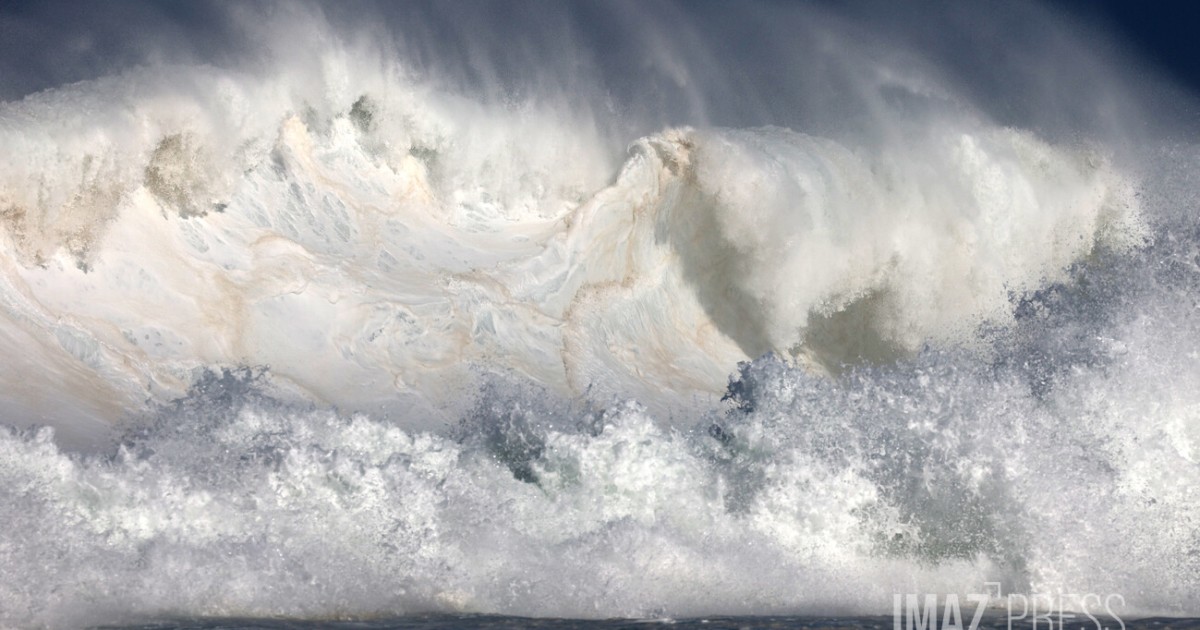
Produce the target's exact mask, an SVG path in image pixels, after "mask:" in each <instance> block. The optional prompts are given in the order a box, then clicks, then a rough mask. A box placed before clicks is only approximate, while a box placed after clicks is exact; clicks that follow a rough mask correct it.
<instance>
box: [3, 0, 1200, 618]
mask: <svg viewBox="0 0 1200 630" xmlns="http://www.w3.org/2000/svg"><path fill="white" fill-rule="evenodd" d="M493 9H494V7H490V5H488V6H484V7H481V8H480V11H479V12H478V14H472V15H461V13H462V12H461V11H459V10H457V9H452V8H440V9H433V8H430V7H426V6H423V5H414V6H413V8H412V10H413V12H414V14H413V16H408V17H410V18H411V19H406V20H400V21H401V22H403V24H404V25H407V26H401V25H398V24H397V23H396V21H397V19H398V18H397V16H396V15H393V14H391V13H390V11H389V10H384V9H381V10H379V11H377V12H376V11H375V10H374V9H372V10H371V11H368V12H367V13H368V14H369V15H351V14H348V13H346V12H343V11H342V10H341V9H338V8H336V7H334V6H326V7H321V6H316V5H303V6H301V5H292V6H287V7H285V6H283V5H280V6H276V7H274V8H272V9H271V11H265V10H264V9H263V8H262V7H258V8H249V7H241V8H237V7H231V8H228V9H222V10H223V11H225V12H227V13H228V15H229V16H231V17H235V18H238V21H239V23H241V24H244V25H245V26H244V27H243V30H244V32H242V33H241V34H242V35H243V36H245V37H246V39H247V40H249V41H253V42H255V43H254V44H253V45H250V44H243V46H244V50H240V51H239V52H240V53H241V55H242V56H244V59H240V60H239V61H238V62H236V63H225V64H218V63H215V62H209V63H205V61H211V60H205V59H203V58H201V59H175V60H174V61H175V64H174V65H164V64H153V63H152V64H147V65H144V66H138V67H132V68H121V69H119V71H116V72H113V73H111V74H109V75H107V76H103V77H100V78H94V79H91V80H88V81H84V82H81V83H76V84H72V85H65V86H60V87H56V88H54V89H51V90H48V91H44V92H40V93H37V94H32V95H28V96H26V97H25V98H23V99H22V100H14V101H10V102H7V103H3V104H0V145H3V146H5V147H8V148H9V149H10V150H9V151H6V152H4V153H3V154H2V155H0V348H2V349H3V352H4V355H5V356H6V357H8V358H7V359H6V361H5V362H3V364H2V365H0V392H3V394H2V395H0V417H2V418H3V424H4V427H3V429H2V431H0V449H3V451H4V453H5V454H4V456H3V458H2V461H3V464H0V495H2V497H3V501H0V504H3V505H4V506H6V507H5V508H3V513H4V515H5V518H6V519H7V520H8V522H11V523H12V524H13V525H12V527H11V528H9V530H8V531H7V533H5V534H3V535H2V536H0V566H3V567H4V568H3V569H2V571H0V575H2V576H3V578H2V579H0V624H6V625H18V626H28V625H50V626H74V625H79V624H82V623H92V622H94V621H95V620H96V619H106V620H107V619H113V620H117V621H119V620H127V619H133V618H138V617H143V616H154V615H161V614H185V615H205V614H212V615H250V616H270V615H286V616H315V617H325V616H366V615H376V614H378V615H388V614H404V613H415V612H425V611H456V612H457V611H463V612H495V613H504V614H516V615H548V616H569V617H611V616H639V617H642V616H661V615H676V616H680V615H699V614H766V613H776V612H779V613H784V612H807V613H818V612H821V613H846V612H852V613H886V612H888V611H890V606H891V594H892V593H895V592H913V591H914V590H921V591H925V592H939V593H959V594H965V593H970V592H978V589H979V588H980V586H981V585H982V584H983V583H985V582H1000V583H1001V584H1002V585H1003V586H1004V591H1005V592H1018V593H1057V592H1075V593H1084V592H1092V593H1119V594H1122V595H1123V596H1124V598H1125V600H1126V602H1127V604H1128V610H1126V611H1123V612H1126V613H1160V614H1161V613H1171V614H1197V613H1198V611H1200V601H1197V600H1196V596H1195V593H1197V592H1200V588H1197V587H1198V586H1200V574H1198V573H1197V571H1196V569H1195V566H1196V564H1195V562H1194V561H1193V560H1194V557H1195V554H1196V553H1197V552H1198V551H1197V550H1198V549H1200V534H1198V533H1197V531H1198V530H1197V528H1196V526H1195V524H1196V523H1197V522H1200V514H1198V513H1197V511H1196V507H1195V506H1196V505H1197V502H1196V501H1195V496H1194V492H1193V490H1192V488H1194V487H1196V486H1197V481H1200V479H1198V478H1197V475H1198V474H1200V473H1198V470H1200V469H1198V468H1197V460H1196V457H1197V453H1200V450H1198V449H1200V432H1198V429H1197V427H1200V420H1198V419H1197V416H1196V410H1197V409H1200V406H1198V405H1200V401H1197V400H1196V397H1195V396H1193V395H1192V394H1190V393H1189V392H1190V391H1191V389H1190V388H1188V387H1186V386H1185V383H1189V382H1191V380H1194V379H1191V377H1193V376H1196V375H1197V374H1196V372H1197V364H1196V356H1195V353H1194V352H1190V350H1189V349H1188V348H1189V347H1190V344H1188V343H1187V341H1188V340H1191V339H1195V338H1197V334H1198V333H1197V322H1196V316H1195V314H1194V310H1195V309H1194V304H1193V299H1192V298H1191V297H1190V296H1193V295H1195V294H1196V291H1197V290H1198V289H1200V287H1197V286H1196V285H1197V275H1196V270H1197V264H1196V260H1195V259H1196V251H1197V245H1196V243H1197V234H1200V231H1198V230H1197V226H1196V225H1195V221H1194V219H1193V218H1192V217H1191V216H1190V213H1189V212H1188V210H1189V209H1190V208H1191V207H1192V206H1194V203H1195V192H1194V184H1192V183H1191V182H1190V179H1189V173H1191V172H1192V171H1193V170H1194V168H1193V167H1194V166H1195V164H1196V162H1197V159H1196V156H1197V155H1198V153H1197V151H1196V149H1195V147H1194V146H1192V145H1189V144H1187V142H1186V141H1183V140H1173V141H1171V142H1170V143H1164V142H1163V141H1161V139H1154V140H1153V141H1149V140H1148V141H1147V142H1145V143H1141V144H1136V143H1131V142H1130V138H1131V134H1132V133H1133V132H1131V131H1130V129H1132V128H1133V127H1135V126H1137V125H1140V124H1142V123H1143V122H1144V119H1143V118H1141V116H1143V114H1144V112H1143V110H1142V109H1141V106H1139V105H1137V104H1136V103H1135V102H1133V101H1132V100H1130V99H1129V98H1128V97H1127V96H1126V90H1124V89H1122V88H1125V87H1127V86H1130V85H1135V84H1136V81H1134V79H1130V78H1128V77H1122V76H1119V75H1118V74H1116V73H1115V72H1114V71H1112V70H1111V69H1110V67H1109V66H1107V65H1105V60H1104V59H1093V58H1089V59H1087V60H1086V61H1081V60H1079V59H1078V57H1077V56H1073V55H1072V54H1067V53H1077V52H1078V50H1079V49H1078V48H1077V46H1079V44H1078V43H1077V42H1076V41H1075V40H1074V39H1072V36H1069V35H1068V34H1069V33H1070V31H1069V29H1068V28H1067V26H1065V25H1063V24H1062V23H1061V21H1060V19H1059V18H1058V16H1054V15H1053V14H1050V13H1048V12H1044V11H1042V10H1040V9H1036V8H1035V7H1017V8H1013V9H1011V11H1012V12H1013V13H1012V15H1016V16H1024V17H1029V18H1031V19H1033V18H1036V19H1037V20H1040V21H1037V22H1036V24H1038V25H1039V26H1038V28H1039V29H1046V30H1047V31H1048V32H1050V33H1052V34H1054V36H1053V37H1051V36H1046V37H1040V36H1031V37H1032V41H1031V42H1029V43H1028V46H1029V48H1028V49H1029V50H1032V51H1039V52H1041V53H1046V54H1047V55H1048V56H1047V59H1051V60H1052V61H1050V62H1043V64H1042V65H1039V66H1037V67H1036V68H1025V66H1022V65H1021V64H1016V65H1014V66H1012V67H1008V66H1001V67H1000V68H999V71H1003V72H1000V74H1004V72H1008V73H1009V74H1011V75H1013V76H1015V77H1016V78H1012V76H1010V77H1009V78H1010V79H1011V83H1012V86H1010V87H1009V89H1015V88H1019V87H1024V88H1027V89H1028V90H1027V92H1026V94H1027V95H1028V96H1024V97H1022V98H1023V99H1026V100H1020V101H1019V102H1017V104H1016V105H1013V106H1012V107H1010V108H1008V109H1007V110H1005V109H1004V108H1002V107H999V106H998V105H997V104H996V103H997V102H999V101H1000V100H1001V99H999V96H1001V95H999V94H998V93H995V92H994V91H993V90H992V88H993V87H994V86H990V85H989V84H988V81H987V80H983V79H980V80H978V81H976V82H971V81H967V80H966V79H964V78H962V77H960V76H958V75H956V74H955V72H954V67H955V66H954V65H953V64H952V63H950V62H949V61H948V60H947V58H946V55H945V54H943V53H939V52H938V51H936V50H929V49H924V48H921V47H920V46H917V45H916V44H912V43H911V42H917V43H919V42H920V41H921V32H923V31H922V29H921V27H919V26H918V25H915V24H913V23H910V22H908V21H900V22H898V23H897V22H894V21H889V20H887V19H886V18H887V15H886V13H887V12H886V11H885V12H883V13H882V14H880V15H876V16H873V17H872V16H862V15H855V14H853V11H852V10H850V9H847V12H848V13H847V14H846V15H835V14H832V13H826V12H822V11H820V10H817V9H815V8H812V7H801V8H790V7H773V6H767V5H762V6H758V5H755V6H750V7H748V8H746V10H745V12H744V13H743V14H739V15H738V16H736V17H735V16H731V15H726V14H724V13H722V12H721V11H717V10H716V9H713V8H711V7H698V8H695V9H693V10H692V11H691V12H688V11H684V10H683V9H677V8H675V7H673V6H671V5H665V4H664V5H654V6H652V7H647V8H636V7H635V6H634V5H613V6H611V7H608V8H606V9H604V10H601V9H598V8H596V7H590V6H584V5H580V6H571V7H560V6H558V5H553V6H538V5H520V6H518V7H517V8H516V11H517V13H518V17H519V18H521V20H518V21H520V22H521V23H522V24H524V26H521V27H520V29H525V30H520V29H518V31H517V32H521V33H524V34H525V35H527V38H528V43H527V45H526V46H525V47H524V48H522V47H513V46H511V45H509V44H510V43H511V42H508V41H507V40H506V39H505V40H504V41H499V40H501V39H504V38H499V37H498V36H497V35H496V33H497V32H498V31H497V29H496V28H495V25H494V24H490V23H489V20H493V21H499V22H498V23H501V24H508V22H507V21H506V20H508V19H509V18H506V17H502V16H499V15H492V12H493ZM948 15H949V17H946V16H943V18H942V19H944V20H948V21H950V22H954V21H955V20H956V19H957V20H960V21H961V20H963V19H964V18H963V17H962V16H957V18H956V17H955V14H954V13H953V12H950V13H949V14H948ZM522 20H523V21H522ZM374 21H377V22H378V23H373V22H374ZM885 23H886V24H885ZM414 24H415V25H419V26H421V28H418V27H417V26H413V25H414ZM582 24H590V25H591V26H588V27H586V28H585V27H583V26H581V25H582ZM965 24H966V25H967V27H969V28H970V29H974V30H976V31H977V32H980V33H982V32H984V31H985V30H986V29H985V28H984V27H985V26H987V25H985V24H983V23H981V22H979V21H977V20H971V19H967V20H966V21H965ZM722 25H725V26H728V27H729V28H733V29H735V30H736V29H748V31H749V32H756V33H760V34H761V35H762V36H761V37H760V38H758V39H756V41H757V42H758V43H756V44H755V45H753V46H749V48H747V51H748V52H747V51H741V52H739V51H735V50H727V46H726V45H725V44H723V43H722V40H720V39H719V38H717V37H716V36H715V31H714V29H718V27H720V26H722ZM781 25H782V26H790V27H792V28H793V29H794V32H792V31H789V32H787V33H785V32H783V31H781V30H780V29H781V28H782V26H781ZM669 27H670V28H669ZM513 28H517V27H516V26H514V27H513ZM861 29H866V30H867V31H870V32H872V33H875V34H877V35H878V37H877V38H875V39H871V40H869V43H863V41H862V38H861V37H860V36H861V34H862V32H863V31H862V30H861ZM718 30H719V29H718ZM1035 30H1036V29H1035ZM239 32H240V31H239ZM1038 32H1040V31H1038ZM563 33H567V34H570V35H571V36H570V37H568V36H564V35H563ZM785 35H787V37H785ZM900 35H906V36H907V37H908V39H909V40H911V42H910V43H909V44H908V45H905V44H904V43H903V42H904V41H905V40H904V38H903V37H900ZM302 36H303V37H302ZM606 36H611V37H612V38H615V39H616V40H619V41H622V42H625V43H626V44H627V46H625V47H624V48H622V50H620V51H611V52H609V53H606V54H602V53H601V52H598V51H600V50H601V48H600V47H597V46H596V45H595V44H596V42H594V41H592V40H593V39H595V38H599V39H603V38H604V37H606ZM898 38H899V39H898ZM301 41H304V42H307V43H305V44H304V45H300V44H299V43H298V42H301ZM793 41H794V42H795V43H794V44H787V42H793ZM898 42H899V43H898ZM970 50H974V49H970ZM962 52H963V54H964V55H966V56H967V57H969V56H970V55H969V54H967V53H968V52H970V51H969V50H964V51H962ZM921 53H927V55H926V56H923V55H922V54H921ZM1049 53H1061V54H1056V55H1052V56H1051V55H1049ZM971 54H974V53H971ZM939 55H940V56H939ZM201 57H202V56H201ZM481 59H490V60H491V61H490V62H487V63H484V62H483V61H480V60H481ZM631 60H634V61H636V62H637V63H638V64H642V67H644V68H646V69H647V70H646V72H647V74H646V77H647V78H646V79H645V80H644V81H641V82H639V81H635V80H633V79H629V78H627V77H628V76H629V73H628V72H626V71H625V69H626V68H627V64H628V63H632V62H633V61H631ZM766 61H770V62H771V63H770V64H765V62H766ZM714 64H715V66H716V67H719V68H726V69H735V68H741V69H744V70H745V72H746V74H745V75H737V74H736V73H729V72H725V73H722V72H713V71H709V70H706V68H708V67H710V66H713V65H714ZM764 64H765V65H764ZM1047 65H1048V66H1049V67H1046V66H1047ZM778 69H787V70H788V72H792V73H794V76H790V77H787V78H785V77H782V76H781V75H780V74H779V73H780V72H781V70H778ZM1039 69H1041V70H1045V71H1046V72H1050V73H1051V74H1053V73H1058V72H1066V71H1067V70H1070V71H1074V72H1075V74H1076V75H1078V76H1085V77H1093V78H1095V79H1096V80H1095V81H1092V82H1090V83H1088V85H1087V87H1086V88H1084V87H1080V89H1079V93H1078V94H1077V96H1079V98H1078V99H1071V100H1070V102H1069V103H1068V104H1066V105H1064V106H1063V107H1061V108H1057V109H1053V110H1049V109H1046V108H1037V107H1033V104H1035V103H1047V102H1053V101H1054V100H1055V99H1056V98H1058V96H1059V95H1060V94H1061V93H1060V92H1058V91H1055V90H1050V91H1049V92H1047V90H1046V89H1045V88H1044V87H1042V88H1038V86H1037V85H1035V84H1033V83H1030V80H1029V79H1024V78H1021V77H1023V76H1024V74H1023V73H1032V74H1034V75H1038V72H1037V70H1039ZM999 71H998V72H999ZM1068 74H1069V73H1068ZM736 76H742V78H741V79H738V78H734V77H736ZM1005 76H1008V75H1005ZM1039 76H1040V75H1039ZM1072 76H1074V75H1072ZM997 80H998V79H997ZM1139 80H1140V79H1139ZM739 81H745V82H746V83H745V84H744V85H743V84H741V83H739ZM739 86H740V87H741V88H744V89H742V90H740V91H739V90H738V89H735V88H738V87H739ZM771 86H776V87H771ZM751 87H753V88H754V89H752V90H751V89H749V88H751ZM1035 88H1038V89H1035ZM772 90H774V92H773V91H772ZM1106 90H1108V91H1106ZM771 94H774V95H775V98H769V96H770V95H771ZM985 96H986V97H987V98H982V97H985ZM1085 97H1095V98H1090V100H1089V98H1085ZM1006 98H1007V96H1006ZM1084 101H1087V102H1088V103H1091V104H1093V105H1095V108H1094V109H1089V108H1088V106H1084V105H1080V104H1079V103H1081V102H1084ZM1051 111H1052V112H1053V113H1048V112H1051ZM1005 112H1007V113H1005ZM1155 124H1156V125H1161V126H1162V128H1163V129H1169V124H1170V121H1161V120H1160V121H1156V122H1155ZM246 366H253V367H246ZM731 374H732V376H730V375H731ZM1189 379H1191V380H1189ZM39 427H41V428H39Z"/></svg>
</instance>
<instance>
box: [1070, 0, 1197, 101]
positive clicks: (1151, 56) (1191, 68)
mask: <svg viewBox="0 0 1200 630" xmlns="http://www.w3.org/2000/svg"><path fill="white" fill-rule="evenodd" d="M1049 4H1050V5H1051V6H1055V7H1057V8H1060V9H1062V10H1065V11H1067V12H1069V13H1072V14H1075V15H1076V16H1079V17H1080V18H1081V19H1083V20H1085V21H1090V22H1093V23H1095V24H1097V25H1100V26H1102V27H1103V28H1105V30H1110V31H1112V32H1114V33H1117V34H1118V35H1119V37H1120V38H1121V39H1123V40H1125V41H1126V42H1128V43H1129V44H1130V45H1131V46H1133V47H1134V48H1135V49H1137V50H1138V51H1139V52H1140V53H1141V54H1143V55H1145V56H1146V57H1147V58H1148V60H1150V61H1151V62H1152V63H1154V64H1155V65H1158V66H1160V67H1162V68H1163V69H1165V70H1166V71H1167V72H1168V73H1169V74H1170V75H1172V76H1173V77H1175V78H1176V79H1177V80H1179V81H1180V82H1182V83H1185V84H1186V85H1188V86H1189V87H1190V88H1192V89H1193V90H1194V91H1197V92H1200V2H1195V1H1192V0H1145V1H1141V2H1139V1H1137V0H1054V1H1052V2H1050V3H1049Z"/></svg>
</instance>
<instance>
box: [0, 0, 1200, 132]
mask: <svg viewBox="0 0 1200 630" xmlns="http://www.w3.org/2000/svg"><path fill="white" fill-rule="evenodd" d="M798 3H799V4H804V2H803V0H797V1H789V0H768V2H767V4H766V5H765V6H767V7H768V9H766V10H774V7H793V6H795V5H796V4H798ZM808 4H816V5H818V6H824V7H830V6H832V7H836V9H835V10H836V11H837V12H843V11H844V12H845V13H846V14H847V15H849V16H850V20H851V21H853V20H855V19H862V20H864V21H870V22H874V24H875V26H876V27H878V28H880V29H882V30H885V31H886V30H888V28H889V27H888V21H889V20H892V19H895V20H896V21H898V22H900V23H901V24H902V26H900V27H899V28H896V29H893V30H894V31H896V32H898V33H900V36H901V37H914V38H917V39H919V40H920V43H919V44H920V46H925V47H927V48H930V49H935V50H937V49H940V50H941V54H943V56H944V58H945V59H948V60H950V61H951V62H953V61H954V60H955V58H956V55H955V50H956V48H961V49H963V50H966V49H967V48H969V47H970V46H971V42H969V41H967V39H969V38H971V37H975V36H976V34H975V33H971V32H956V30H955V29H954V28H953V26H952V24H953V23H952V22H944V23H943V22H939V21H938V20H933V21H932V22H930V21H929V20H926V19H924V18H925V17H928V16H930V15H936V14H941V13H959V14H972V15H976V16H981V17H980V18H979V19H987V14H989V13H993V12H997V11H995V8H996V7H997V6H1003V5H1004V4H1005V3H989V2H984V1H982V0H980V1H978V2H963V3H956V2H901V3H889V2H860V1H851V2H847V3H840V2H831V1H825V0H815V2H809V3H808ZM1040 4H1042V5H1043V6H1046V7H1049V8H1051V9H1052V10H1056V11H1061V12H1064V13H1067V14H1071V15H1074V16H1076V17H1077V18H1078V20H1079V22H1080V24H1081V25H1083V26H1084V27H1090V28H1092V29H1093V32H1094V31H1095V30H1096V29H1099V30H1101V31H1106V32H1109V33H1112V34H1115V37H1111V38H1110V37H1096V38H1095V41H1096V46H1097V49H1103V50H1111V49H1112V48H1114V47H1116V48H1117V49H1119V51H1122V52H1120V53H1119V54H1118V58H1120V56H1121V55H1123V54H1124V51H1133V52H1134V54H1135V55H1136V56H1138V57H1141V58H1142V59H1145V60H1147V61H1148V62H1149V63H1150V64H1152V65H1153V66H1157V67H1158V68H1159V69H1160V70H1161V71H1162V72H1163V73H1165V74H1166V75H1167V76H1169V77H1172V78H1173V79H1174V80H1176V81H1178V82H1179V83H1180V84H1181V85H1183V86H1185V87H1186V88H1187V89H1189V90H1192V91H1194V92H1196V93H1198V94H1200V38H1198V37H1196V36H1195V35H1194V26H1193V25H1195V24H1197V23H1200V20H1198V19H1197V18H1200V3H1193V2H1184V1H1178V0H1156V1H1153V2H1144V1H1142V2H1139V1H1119V0H1042V2H1041V3H1040ZM227 6H232V5H227V4H224V3H220V2H154V1H148V0H126V1H121V2H59V1H57V0H55V1H49V2H47V1H43V0H35V1H29V0H0V99H2V100H15V99H19V98H21V97H23V96H25V95H27V94H30V93H33V92H37V91H40V90H44V89H47V88H52V87H55V86H58V85H62V84H65V83H70V82H74V81H79V80H86V79H92V78H96V77H98V76H102V75H104V74H108V73H110V72H112V71H113V69H115V68H124V67H128V66H132V65H137V64H142V63H152V64H153V63H164V62H165V63H170V62H182V61H192V60H197V59H198V60H201V61H203V62H205V63H211V64H214V65H217V66H222V65H225V64H233V63H235V62H236V61H237V59H238V56H239V55H240V54H241V53H242V51H244V50H245V49H247V47H248V46H250V45H251V42H248V41H246V34H245V31H244V30H242V29H240V28H239V27H238V25H237V24H236V23H234V21H233V18H231V17H230V12H229V11H227V10H226V7H227ZM364 6H369V5H366V4H363V3H334V4H330V5H328V7H329V11H330V13H333V14H340V18H339V19H343V20H346V21H348V22H353V21H354V19H355V16H353V15H352V14H353V13H354V12H356V11H358V10H359V9H360V8H361V7H364ZM379 6H382V7H384V8H383V9H382V10H381V11H380V13H382V14H384V18H385V21H390V22H389V23H394V24H398V25H402V24H405V23H406V22H407V21H408V20H407V19H406V18H407V13H408V12H409V10H410V9H411V8H413V7H416V6H417V5H416V4H414V3H382V4H381V5H379ZM447 6H450V7H453V8H452V9H450V10H446V9H445V7H447ZM489 6H490V8H491V9H493V10H490V11H489V10H488V9H487V8H486V7H489ZM510 6H512V5H511V4H510V3H500V4H492V5H487V4H485V3H481V2H470V3H462V4H458V5H446V4H442V5H440V6H438V8H437V10H436V11H432V12H430V13H431V14H435V17H439V18H445V16H447V15H450V16H452V17H456V18H461V19H463V20H466V21H471V20H473V21H475V22H476V23H479V24H482V25H483V26H484V27H487V25H488V24H495V25H496V28H497V30H501V31H502V30H503V29H504V28H506V26H505V24H504V14H505V13H506V12H507V10H508V7H510ZM533 6H537V5H533ZM542 6H543V7H544V6H546V5H542ZM578 6H579V7H580V10H579V11H576V12H575V13H576V15H575V17H577V18H578V20H579V21H580V23H583V24H584V25H585V26H584V31H585V32H584V33H583V36H584V38H585V39H586V38H589V37H591V38H592V39H594V40H595V42H594V43H596V44H597V46H598V47H600V48H604V49H605V50H606V51H607V52H606V53H605V54H606V55H612V56H613V57H614V58H615V59H617V60H618V61H620V60H621V54H622V53H621V52H620V50H621V48H622V46H621V45H619V44H618V45H610V42H606V41H605V40H604V36H605V35H606V34H607V31H606V30H605V29H607V28H609V27H610V26H611V25H606V23H605V21H604V19H598V20H592V19H591V18H592V17H596V16H603V15H605V14H608V13H621V11H616V12H611V11H609V9H610V8H612V7H619V6H624V7H625V8H626V9H628V8H629V7H630V6H632V5H631V4H625V5H616V4H612V3H606V2H592V1H589V2H585V3H583V4H581V5H578ZM642 6H647V5H645V3H643V4H642ZM680 6H681V8H680V9H679V10H680V11H683V12H686V13H695V14H705V13H709V14H722V13H723V12H729V11H731V7H734V8H735V9H732V10H737V11H741V10H742V7H746V6H748V5H745V4H738V3H733V2H713V1H708V0H702V1H698V2H689V3H683V4H682V5H680ZM481 7H484V8H483V9H480V8H481ZM495 9H498V10H495ZM755 9H756V10H760V11H766V10H764V9H763V7H762V6H759V7H756V8H755ZM652 11H653V10H652ZM364 12H365V11H364ZM625 12H626V13H632V12H631V11H625ZM456 13H458V14H461V15H457V16H455V14H456ZM480 13H483V14H487V15H485V16H484V17H482V18H480V17H479V15H475V14H480ZM668 13H669V12H660V14H662V15H666V14H668ZM997 13H998V12H997ZM530 14H531V12H530V11H526V12H525V13H524V14H522V16H521V17H520V19H519V20H514V21H513V23H517V24H519V23H522V22H528V21H529V20H528V18H529V17H530ZM914 16H915V17H914ZM972 19H975V18H972ZM627 21H628V20H627ZM715 21H716V22H717V23H720V21H721V19H720V18H719V17H718V18H716V20H715ZM431 22H436V20H432V21H431ZM927 22H928V23H930V24H932V26H929V27H927V28H922V25H923V24H925V23H927ZM670 23H671V20H670V18H669V17H668V18H666V19H663V20H662V21H661V23H659V24H657V25H656V27H662V26H669V25H670ZM947 24H950V25H951V26H947ZM554 25H555V22H554V20H553V19H549V20H546V21H545V23H544V24H542V25H541V27H544V28H548V29H552V28H554ZM593 25H595V26H593ZM1027 26H1030V25H1026V24H1021V23H1019V22H1018V23H1015V24H1014V23H1009V24H1004V25H1003V27H998V28H1001V30H1000V31H999V32H998V33H988V34H987V36H989V37H992V38H996V39H1000V40H1004V39H1006V38H1010V37H1011V38H1012V41H1013V44H1012V47H1013V48H1014V49H1019V48H1020V47H1021V45H1022V42H1021V39H1020V31H1022V30H1024V29H1025V28H1026V27H1027ZM522 27H523V26H522ZM620 28H624V29H634V28H637V27H636V26H630V25H629V24H625V25H620ZM589 29H591V30H592V32H587V31H588V30H589ZM747 35H748V36H751V37H752V35H753V34H752V33H747ZM1084 37H1085V38H1086V37H1092V35H1091V34H1085V35H1084ZM497 41H499V42H502V44H503V41H504V40H503V39H502V38H498V39H497ZM709 43H710V44H711V45H712V46H713V47H714V49H715V50H718V51H719V52H721V53H722V54H737V53H738V51H737V47H738V46H740V45H741V44H740V43H738V42H733V43H729V42H721V41H720V38H715V37H714V38H712V39H711V40H710V41H709ZM751 45H753V42H751ZM1001 45H1003V44H1001ZM722 46H724V48H722ZM453 48H454V46H450V47H449V49H450V50H453ZM980 50H983V51H984V52H983V53H981V54H983V55H985V57H984V58H975V59H967V60H966V61H964V62H963V63H964V64H967V65H966V67H965V70H964V71H963V72H964V73H968V74H969V73H971V72H976V73H977V72H978V68H980V67H986V66H987V59H986V55H987V54H992V53H991V52H988V49H986V48H981V49H980ZM992 50H994V47H993V49H992ZM489 52H493V53H496V54H501V55H503V54H508V53H509V52H510V50H509V48H507V47H506V46H504V45H500V46H497V47H494V48H493V49H492V50H491V51H489ZM766 65H767V64H761V63H759V64H747V67H748V68H755V69H754V70H751V71H758V72H762V73H763V77H762V80H759V81H758V82H757V83H756V84H755V85H757V86H763V87H769V86H771V85H772V80H771V78H772V77H771V72H772V70H770V69H769V68H768V69H767V70H762V68H764V67H765V66H766ZM998 76H1000V77H1001V78H1000V79H997V80H998V81H999V80H1003V76H1004V75H1003V71H1002V70H1001V71H999V72H998ZM1056 80H1062V78H1061V77H1059V78H1057V79H1056ZM776 83H777V82H776ZM730 89H731V90H733V91H736V90H737V87H736V86H735V87H733V88H730ZM789 96H790V95H788V94H781V95H779V98H788V97H789ZM718 122H723V121H718ZM731 122H735V123H736V122H739V121H731ZM785 122H786V121H785Z"/></svg>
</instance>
